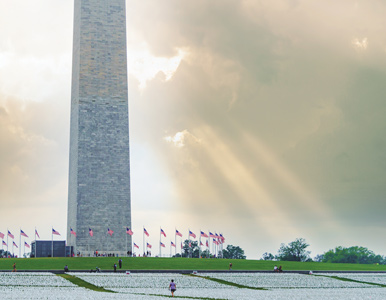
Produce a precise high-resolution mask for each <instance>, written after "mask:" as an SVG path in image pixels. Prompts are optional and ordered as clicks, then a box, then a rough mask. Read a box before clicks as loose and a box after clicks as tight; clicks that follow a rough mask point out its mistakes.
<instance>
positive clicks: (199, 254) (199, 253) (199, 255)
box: [198, 229, 201, 258]
mask: <svg viewBox="0 0 386 300" xmlns="http://www.w3.org/2000/svg"><path fill="white" fill-rule="evenodd" d="M199 240H200V245H199V247H198V258H201V229H200V239H199Z"/></svg>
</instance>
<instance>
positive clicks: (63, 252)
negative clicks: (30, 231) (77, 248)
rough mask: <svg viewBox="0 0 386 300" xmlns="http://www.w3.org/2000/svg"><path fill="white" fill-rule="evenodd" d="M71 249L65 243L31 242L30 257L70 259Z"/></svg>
mask: <svg viewBox="0 0 386 300" xmlns="http://www.w3.org/2000/svg"><path fill="white" fill-rule="evenodd" d="M72 256H73V247H72V246H66V241H33V242H32V243H31V257H72Z"/></svg>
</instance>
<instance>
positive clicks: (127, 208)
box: [67, 0, 131, 255]
mask: <svg viewBox="0 0 386 300" xmlns="http://www.w3.org/2000/svg"><path fill="white" fill-rule="evenodd" d="M74 8H75V9H74V11H75V13H74V41H73V58H72V60H73V64H72V91H71V129H70V168H69V188H68V219H67V243H68V245H72V246H74V250H75V253H77V252H80V253H81V254H82V255H89V254H92V253H94V251H96V250H98V251H99V253H104V252H106V253H114V254H119V255H123V254H125V253H126V252H127V251H128V250H130V246H129V245H131V236H129V235H128V234H126V227H129V228H131V200H130V158H129V120H128V89H127V57H126V8H125V0H75V6H74ZM70 229H72V230H73V232H74V233H75V232H76V236H75V234H72V233H71V232H70ZM108 230H110V234H108ZM111 231H113V232H114V233H111Z"/></svg>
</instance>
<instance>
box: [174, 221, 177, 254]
mask: <svg viewBox="0 0 386 300" xmlns="http://www.w3.org/2000/svg"><path fill="white" fill-rule="evenodd" d="M174 229H175V230H174V245H176V247H175V248H176V249H174V255H175V256H177V228H175V227H174Z"/></svg>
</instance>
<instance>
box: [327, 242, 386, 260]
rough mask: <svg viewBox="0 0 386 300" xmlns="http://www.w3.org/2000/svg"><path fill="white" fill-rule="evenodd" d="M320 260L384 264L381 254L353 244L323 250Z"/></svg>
mask: <svg viewBox="0 0 386 300" xmlns="http://www.w3.org/2000/svg"><path fill="white" fill-rule="evenodd" d="M322 261H323V262H329V263H351V264H375V263H379V264H384V263H385V258H384V257H382V256H381V255H376V254H375V253H374V252H373V251H371V250H369V249H367V248H366V247H359V246H353V247H349V248H345V247H342V246H339V247H336V248H335V249H331V250H329V251H327V252H325V253H324V255H323V260H322Z"/></svg>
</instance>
